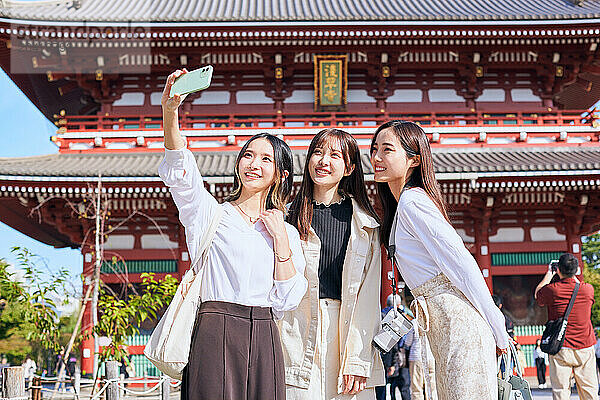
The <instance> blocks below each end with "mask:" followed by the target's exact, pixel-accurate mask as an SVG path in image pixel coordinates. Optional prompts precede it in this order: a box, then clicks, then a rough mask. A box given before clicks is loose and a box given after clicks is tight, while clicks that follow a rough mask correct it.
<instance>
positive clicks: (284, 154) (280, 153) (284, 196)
mask: <svg viewBox="0 0 600 400" xmlns="http://www.w3.org/2000/svg"><path fill="white" fill-rule="evenodd" d="M256 139H267V140H268V141H269V143H271V146H273V158H274V164H275V180H274V182H273V185H272V186H271V188H270V189H269V194H268V196H267V203H266V205H265V207H266V209H267V210H269V209H271V208H277V209H279V210H281V211H285V205H286V203H287V200H288V198H289V197H290V194H291V193H292V186H293V184H294V164H293V156H292V150H290V147H289V146H288V145H287V144H286V143H285V142H284V141H283V140H281V139H279V138H278V137H277V136H273V135H271V134H270V133H259V134H257V135H254V136H252V137H251V138H250V139H248V141H247V142H246V143H245V144H244V146H243V147H242V149H241V150H240V152H239V153H238V155H237V158H236V160H235V170H234V172H233V188H232V189H231V193H230V194H229V196H227V198H226V199H225V201H235V200H237V199H239V198H240V195H241V194H242V181H241V178H240V170H239V168H240V160H241V159H242V157H243V156H244V153H245V152H246V150H247V149H248V146H249V145H250V143H252V142H253V141H255V140H256ZM284 171H287V172H288V176H287V177H286V178H285V179H284V180H282V178H283V177H284Z"/></svg>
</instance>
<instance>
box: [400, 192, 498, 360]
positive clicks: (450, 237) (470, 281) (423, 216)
mask: <svg viewBox="0 0 600 400" xmlns="http://www.w3.org/2000/svg"><path fill="white" fill-rule="evenodd" d="M397 219H398V220H397V224H396V236H395V245H396V260H397V262H398V269H399V270H400V273H401V274H402V277H403V278H404V280H405V282H406V284H407V285H408V287H409V288H411V289H414V288H416V287H418V286H420V285H422V284H424V283H425V282H427V281H428V280H430V279H431V278H433V277H435V276H437V275H439V274H440V273H443V274H444V275H445V276H446V277H447V278H448V279H449V280H450V282H452V283H453V284H454V285H455V286H456V287H457V288H458V289H459V290H460V291H461V292H462V293H463V294H464V295H465V296H466V298H467V299H468V300H469V301H470V302H471V304H472V305H473V306H474V307H475V308H476V309H477V310H478V311H479V313H480V314H481V315H482V316H483V318H484V319H485V320H486V321H487V322H488V324H489V326H490V327H491V329H492V332H493V334H494V337H495V339H496V344H497V346H498V347H499V348H501V349H505V348H507V347H508V334H507V333H506V328H505V324H504V316H503V315H502V313H501V312H500V309H499V308H498V307H496V305H495V304H494V301H493V300H492V296H491V295H490V291H489V289H488V287H487V285H486V283H485V280H484V279H483V275H482V274H481V270H480V269H479V266H478V265H477V262H476V261H475V259H474V258H473V256H472V255H471V253H470V252H469V251H468V250H467V248H466V247H465V245H464V243H463V241H462V239H461V237H460V236H459V235H458V233H456V231H455V230H454V228H453V227H452V225H450V223H448V221H446V219H445V218H444V216H443V215H442V213H441V212H440V210H439V209H438V208H437V206H436V205H435V203H434V202H433V200H431V198H430V197H429V196H428V195H427V193H425V191H424V190H423V189H421V188H412V189H407V190H405V191H404V192H403V193H402V195H401V196H400V200H399V201H398V212H397ZM465 328H466V327H465Z"/></svg>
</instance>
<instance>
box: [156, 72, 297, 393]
mask: <svg viewBox="0 0 600 400" xmlns="http://www.w3.org/2000/svg"><path fill="white" fill-rule="evenodd" d="M184 73H186V71H185V70H184V71H180V70H178V71H176V72H174V73H173V74H171V75H170V76H169V77H168V78H167V83H166V85H165V89H164V92H163V96H162V102H161V103H162V109H163V127H164V136H165V158H164V160H163V161H162V163H161V164H160V166H159V175H160V177H161V178H162V179H163V181H164V182H165V184H166V185H167V186H168V187H169V189H170V192H171V195H172V197H173V200H174V201H175V204H176V205H177V208H178V210H179V219H180V221H181V223H182V224H183V226H184V227H185V234H186V242H187V246H188V250H189V253H190V254H191V255H192V256H193V255H195V254H196V250H197V246H198V243H199V240H200V238H201V237H202V235H203V233H204V231H205V230H206V229H207V227H208V226H209V224H210V222H211V220H212V218H213V217H214V215H215V210H216V209H217V208H218V207H221V208H223V214H222V217H221V220H220V222H219V225H218V227H217V231H216V233H215V236H214V239H213V241H212V245H211V247H210V248H209V250H208V254H207V257H206V259H205V262H204V264H203V265H202V269H203V271H201V273H199V276H201V277H202V289H201V293H202V294H201V298H202V304H201V306H200V309H199V312H198V315H197V317H196V324H195V327H194V331H193V334H192V335H193V338H192V344H191V350H190V356H189V363H188V365H187V367H186V368H185V370H184V373H183V382H182V399H184V400H216V399H252V400H264V399H274V400H284V399H285V383H284V365H283V354H282V349H281V343H280V339H279V335H278V330H277V326H276V325H275V323H274V321H273V314H276V315H281V313H282V312H284V311H289V310H292V309H294V308H296V306H297V305H298V304H299V303H300V300H301V299H302V297H303V296H304V293H305V292H306V287H307V281H306V279H305V278H304V265H305V262H304V257H303V255H302V248H301V246H300V238H299V235H298V231H297V230H296V228H294V227H293V226H291V225H290V224H287V223H285V222H284V218H283V211H284V207H285V204H286V200H287V199H288V196H289V194H290V192H291V189H292V183H293V180H292V171H293V168H292V153H291V151H290V149H289V147H288V146H287V145H286V144H285V143H284V142H283V141H282V140H280V139H278V138H277V137H275V136H273V135H269V134H259V135H256V136H254V137H252V138H251V139H250V140H248V141H247V142H246V144H244V146H243V147H242V149H241V150H240V153H239V155H238V157H237V160H236V163H235V170H234V171H233V174H234V184H233V191H232V193H231V195H230V196H229V198H228V199H227V201H226V202H224V203H223V204H219V203H217V201H216V200H215V198H214V197H213V196H212V195H211V194H210V193H209V192H208V191H207V190H206V189H205V187H204V182H203V180H202V176H201V175H200V171H199V170H198V166H197V164H196V159H195V158H194V155H193V154H192V153H191V152H190V151H189V150H188V149H187V148H186V144H185V140H184V139H183V138H182V136H181V134H180V132H179V124H178V111H177V110H178V107H179V105H180V104H181V102H182V98H181V96H179V95H175V96H173V97H169V92H170V89H171V86H172V85H173V82H174V81H175V79H176V78H178V77H179V76H181V75H182V74H184ZM197 279H198V278H197Z"/></svg>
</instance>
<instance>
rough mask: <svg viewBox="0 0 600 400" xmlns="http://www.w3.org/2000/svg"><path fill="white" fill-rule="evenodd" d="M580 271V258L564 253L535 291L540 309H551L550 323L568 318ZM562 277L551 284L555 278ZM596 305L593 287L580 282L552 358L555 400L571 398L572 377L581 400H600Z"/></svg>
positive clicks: (549, 310) (551, 373) (551, 382)
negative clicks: (561, 340)
mask: <svg viewBox="0 0 600 400" xmlns="http://www.w3.org/2000/svg"><path fill="white" fill-rule="evenodd" d="M578 268H579V262H578V260H577V257H575V256H574V255H573V254H569V253H564V254H563V255H561V256H560V258H559V260H558V267H557V268H554V267H553V266H552V264H551V265H550V267H549V269H548V272H547V273H546V275H544V278H543V279H542V281H541V282H540V283H539V285H538V286H537V287H536V289H535V298H536V301H537V303H538V305H539V306H542V307H543V306H546V307H548V320H555V319H558V318H561V317H563V316H564V315H565V312H566V310H567V307H568V305H569V301H570V300H571V296H572V294H573V291H574V289H575V285H576V284H577V283H578V282H579V280H578V279H577V278H576V277H575V275H576V274H577V270H578ZM555 275H558V277H559V278H560V279H559V280H558V281H556V282H552V283H551V281H552V278H554V276H555ZM593 304H594V287H593V286H592V285H590V284H589V283H585V282H581V283H580V286H579V291H578V292H577V296H576V297H575V303H574V304H573V309H572V310H571V314H570V315H569V320H568V324H567V329H566V332H565V338H564V344H563V347H562V348H561V349H560V351H559V352H558V353H556V354H554V355H550V356H549V359H550V384H551V385H552V398H553V399H554V400H567V399H569V398H570V397H571V384H570V381H571V375H574V376H575V383H576V384H577V394H578V395H579V398H580V399H581V400H592V399H593V400H597V399H598V375H597V374H596V362H595V361H596V357H595V353H594V345H595V344H596V338H595V337H594V328H593V327H592V321H591V313H592V305H593Z"/></svg>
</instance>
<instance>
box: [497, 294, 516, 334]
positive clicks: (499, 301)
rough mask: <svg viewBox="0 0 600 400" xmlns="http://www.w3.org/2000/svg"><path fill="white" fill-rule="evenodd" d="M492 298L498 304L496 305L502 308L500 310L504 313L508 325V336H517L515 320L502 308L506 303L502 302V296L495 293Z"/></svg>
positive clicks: (505, 322)
mask: <svg viewBox="0 0 600 400" xmlns="http://www.w3.org/2000/svg"><path fill="white" fill-rule="evenodd" d="M492 299H493V300H494V304H496V307H498V308H499V309H500V311H502V314H503V315H504V324H505V325H506V332H508V336H510V338H511V339H514V338H515V324H514V322H513V320H512V319H510V317H509V316H508V315H506V313H505V312H504V310H503V309H502V308H503V307H504V304H502V297H500V296H499V295H497V294H494V295H492Z"/></svg>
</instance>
